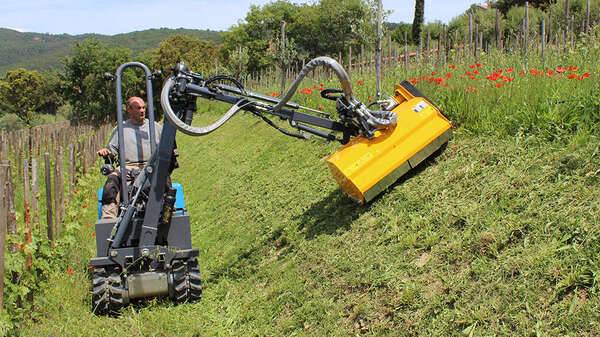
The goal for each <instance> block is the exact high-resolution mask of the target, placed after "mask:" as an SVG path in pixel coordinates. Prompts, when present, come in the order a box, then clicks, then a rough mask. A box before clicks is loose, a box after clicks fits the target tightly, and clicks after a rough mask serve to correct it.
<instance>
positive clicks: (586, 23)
mask: <svg viewBox="0 0 600 337" xmlns="http://www.w3.org/2000/svg"><path fill="white" fill-rule="evenodd" d="M589 32H590V0H587V10H586V15H585V33H586V34H588V33H589Z"/></svg>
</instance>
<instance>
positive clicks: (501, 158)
mask: <svg viewBox="0 0 600 337" xmlns="http://www.w3.org/2000/svg"><path fill="white" fill-rule="evenodd" d="M540 33H541V32H540ZM535 36H536V37H535V38H533V37H530V38H531V40H529V41H530V42H529V43H525V44H522V45H521V43H522V42H523V41H521V42H517V44H516V45H515V46H517V48H514V49H513V50H512V51H511V50H509V49H507V48H504V47H503V48H501V49H496V48H494V47H490V46H487V49H486V48H485V47H483V45H485V44H483V43H481V44H479V46H477V45H476V44H475V43H474V42H467V43H463V44H462V45H461V44H459V43H447V42H444V41H443V40H442V39H440V41H441V42H439V47H438V48H436V49H433V48H431V49H430V48H429V47H427V48H426V51H425V52H424V51H423V50H421V51H420V52H419V51H417V52H415V53H414V54H413V55H412V57H404V55H409V53H398V52H396V53H395V55H394V52H393V51H391V49H390V51H389V53H388V58H387V59H386V61H385V62H384V64H383V71H382V74H381V76H380V77H379V80H380V81H381V83H380V85H381V88H382V92H383V93H384V95H386V94H387V95H389V94H391V92H392V90H393V88H394V85H395V84H397V83H399V82H401V81H402V80H408V81H410V82H411V83H412V84H413V85H415V86H416V87H417V88H418V89H419V90H420V91H422V92H423V93H424V94H425V95H427V96H428V97H429V98H430V99H431V100H432V101H433V102H435V103H436V105H438V106H439V107H440V108H441V110H442V111H443V112H444V113H445V114H446V115H447V116H448V118H449V119H450V120H451V121H452V122H453V124H454V127H455V132H454V137H453V139H452V140H451V141H450V142H449V144H448V146H447V147H446V148H445V149H444V150H443V151H440V152H439V153H437V154H436V156H435V157H434V158H431V159H430V160H428V161H426V162H425V163H423V164H422V165H420V166H419V167H418V168H417V169H416V170H415V172H413V173H411V174H409V175H408V176H406V177H403V178H402V179H401V180H400V181H398V182H397V183H396V184H394V185H393V186H392V187H391V188H390V189H389V190H388V191H387V192H386V193H384V194H382V195H381V196H379V197H377V198H376V199H375V200H374V201H373V202H371V203H370V204H369V205H367V206H364V207H361V206H358V205H356V204H354V203H353V202H352V201H351V200H349V199H348V198H346V197H345V196H344V195H343V194H342V192H341V191H340V190H339V188H338V187H337V184H336V183H335V181H334V180H333V179H332V178H331V176H330V174H329V171H328V169H327V165H326V164H325V163H324V161H323V160H322V158H324V157H326V156H328V155H329V154H331V153H333V152H334V151H336V150H337V149H338V148H339V144H334V143H325V142H320V141H317V140H309V141H299V140H296V139H292V138H288V137H284V136H282V135H281V134H279V133H278V132H277V131H275V130H273V129H271V128H268V127H267V126H265V125H264V124H262V123H260V122H259V121H258V120H257V118H256V117H255V116H252V115H250V114H246V115H240V116H236V117H234V118H233V119H232V120H231V121H230V122H229V123H228V124H226V125H225V126H224V127H223V128H221V129H219V130H218V131H216V132H215V133H213V134H211V135H209V136H205V137H198V138H193V137H188V136H185V135H179V136H178V138H177V144H178V150H179V153H180V154H181V157H180V158H179V163H180V168H179V169H177V170H175V171H174V173H173V181H175V182H180V183H182V185H183V186H184V192H185V198H186V206H187V208H188V210H189V211H190V214H191V224H192V235H193V242H192V244H193V246H194V247H198V248H199V249H200V258H199V264H200V269H201V272H202V278H203V280H204V285H203V286H204V298H203V299H202V300H201V301H200V302H197V303H193V304H183V305H179V306H174V305H173V304H171V303H170V302H169V301H167V300H165V299H162V298H152V299H149V300H144V301H139V302H138V303H135V304H134V305H132V306H129V307H128V308H127V309H126V310H124V311H123V312H122V314H120V315H118V316H116V317H96V316H94V315H93V314H92V313H91V310H90V295H89V277H90V271H89V259H90V258H91V257H92V256H95V249H96V248H95V238H94V237H93V235H94V229H93V224H94V222H95V219H96V218H97V200H96V197H97V189H98V188H99V187H101V186H102V184H103V183H104V177H103V176H102V175H100V173H99V172H98V165H97V164H98V161H97V160H96V157H95V150H96V149H97V148H99V147H101V146H103V144H104V142H105V140H106V137H107V132H108V131H109V130H110V128H111V126H103V127H101V128H99V129H92V128H89V127H78V126H69V125H67V124H65V125H60V126H56V127H53V128H46V129H44V128H39V129H31V131H27V132H14V133H9V134H2V148H1V157H0V159H1V160H2V161H3V164H2V166H1V169H2V170H1V171H0V179H1V180H0V183H1V184H0V189H2V191H3V192H2V191H0V192H2V193H0V195H1V196H2V198H3V199H1V200H2V205H1V206H2V207H0V220H3V219H7V221H6V223H5V222H0V225H5V224H7V226H8V227H7V229H2V228H0V229H1V230H2V231H1V232H2V233H6V232H7V231H8V236H7V237H6V240H3V239H2V237H0V251H2V252H4V251H5V250H6V255H5V256H4V257H3V259H0V262H2V263H4V275H3V278H2V279H3V280H4V291H3V294H4V303H3V308H4V311H3V312H2V316H0V318H1V322H2V326H1V327H0V328H1V329H2V331H3V333H4V334H15V335H17V334H22V335H44V336H51V335H55V336H62V335H69V336H71V335H81V336H113V335H114V336H120V335H129V336H145V335H165V336H172V335H188V336H189V335H293V334H294V335H350V334H366V335H414V336H424V335H467V336H478V335H534V334H535V335H551V336H553V335H594V334H596V333H597V331H599V330H600V325H599V323H598V322H600V314H599V313H598V310H597V308H598V305H600V298H599V297H598V294H599V291H600V289H599V287H598V282H599V280H600V260H599V258H598V257H599V256H600V255H599V254H600V244H599V243H598V237H599V235H600V227H599V225H598V223H600V221H599V219H600V203H599V200H600V198H599V197H600V195H599V192H598V191H600V179H599V178H600V160H599V156H600V147H599V145H598V144H600V139H599V137H600V133H599V132H598V130H600V128H599V127H600V99H599V98H598V97H599V94H600V84H599V82H598V78H599V76H600V67H599V66H598V65H597V62H596V61H597V60H598V59H599V58H600V36H599V32H598V31H597V30H596V28H595V27H592V28H590V30H589V33H588V34H582V35H581V36H582V38H580V39H577V40H573V41H570V40H569V39H565V38H563V39H562V40H561V38H557V39H554V40H553V41H554V42H552V43H550V44H548V45H546V41H547V39H546V37H545V36H544V34H540V35H539V36H538V35H535ZM535 39H537V40H535ZM531 41H536V42H535V43H532V42H531ZM465 46H467V47H465ZM471 46H472V47H474V48H473V49H470V48H471ZM340 58H341V57H340ZM373 64H374V62H370V61H369V62H358V63H354V64H350V66H349V67H348V69H349V71H350V74H351V76H352V81H353V83H352V85H353V88H354V90H355V92H356V95H357V97H358V98H359V99H361V100H362V101H363V102H370V101H373V100H375V99H377V97H376V88H377V84H376V76H375V69H374V68H373ZM288 75H289V76H288V79H287V85H288V86H289V83H290V81H291V78H292V77H293V75H294V74H293V72H292V71H289V73H288ZM311 76H312V77H310V78H307V79H305V80H304V82H303V84H302V85H303V86H302V87H301V88H300V90H298V92H297V93H296V95H295V96H294V98H293V100H294V101H295V102H297V103H299V104H301V105H304V106H308V107H312V108H314V109H318V110H322V111H326V112H334V111H335V103H333V102H331V101H327V100H323V99H322V98H321V97H320V95H319V93H320V91H321V90H323V89H324V88H331V87H337V85H338V84H337V83H336V80H335V79H334V78H331V77H330V74H328V73H325V72H323V73H321V72H315V73H313V74H311ZM279 78H280V74H275V73H273V74H270V73H269V74H264V75H263V76H259V77H258V78H256V79H250V80H249V81H247V87H248V89H249V90H252V91H255V92H261V93H264V94H268V95H271V96H277V95H279V94H281V87H280V86H279V85H278V83H279ZM276 83H277V84H276ZM227 108H228V106H226V105H224V104H222V103H217V102H212V101H209V102H200V103H199V105H198V110H199V113H198V114H197V116H195V119H194V123H195V124H196V125H204V124H207V123H209V122H212V121H214V120H215V119H216V118H218V116H220V115H221V113H222V111H225V110H226V109H227ZM8 161H10V164H9V163H8ZM57 191H58V192H57ZM5 242H6V243H5ZM2 244H5V245H6V246H2ZM0 269H1V268H0Z"/></svg>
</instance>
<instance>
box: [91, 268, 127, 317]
mask: <svg viewBox="0 0 600 337" xmlns="http://www.w3.org/2000/svg"><path fill="white" fill-rule="evenodd" d="M107 269H108V270H109V271H110V274H109V271H107ZM111 269H112V270H111ZM126 293H127V290H126V289H125V287H124V282H123V277H122V276H121V274H120V273H119V269H118V268H114V269H113V268H109V267H103V268H94V272H93V275H92V312H93V313H94V314H96V315H107V314H110V313H117V312H119V311H120V310H121V309H122V308H123V307H124V306H125V305H127V301H126V300H127V297H126Z"/></svg>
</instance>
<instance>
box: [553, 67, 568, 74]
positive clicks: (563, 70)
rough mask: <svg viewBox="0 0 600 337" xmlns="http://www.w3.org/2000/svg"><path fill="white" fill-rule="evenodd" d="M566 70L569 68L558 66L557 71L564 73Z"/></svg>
mask: <svg viewBox="0 0 600 337" xmlns="http://www.w3.org/2000/svg"><path fill="white" fill-rule="evenodd" d="M565 71H567V70H566V69H565V67H558V68H556V72H557V73H559V74H562V73H564V72H565Z"/></svg>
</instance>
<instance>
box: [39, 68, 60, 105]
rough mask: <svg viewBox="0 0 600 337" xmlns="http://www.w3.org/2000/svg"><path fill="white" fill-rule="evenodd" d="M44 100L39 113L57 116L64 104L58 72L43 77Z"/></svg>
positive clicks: (45, 74)
mask: <svg viewBox="0 0 600 337" xmlns="http://www.w3.org/2000/svg"><path fill="white" fill-rule="evenodd" d="M42 76H43V81H44V85H43V86H42V99H41V103H40V107H39V108H38V109H37V112H39V113H43V114H52V115H56V113H57V111H58V108H59V107H60V106H61V105H63V104H64V99H63V96H62V94H61V87H62V85H61V80H60V78H59V74H58V73H56V72H47V73H44V74H43V75H42Z"/></svg>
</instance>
